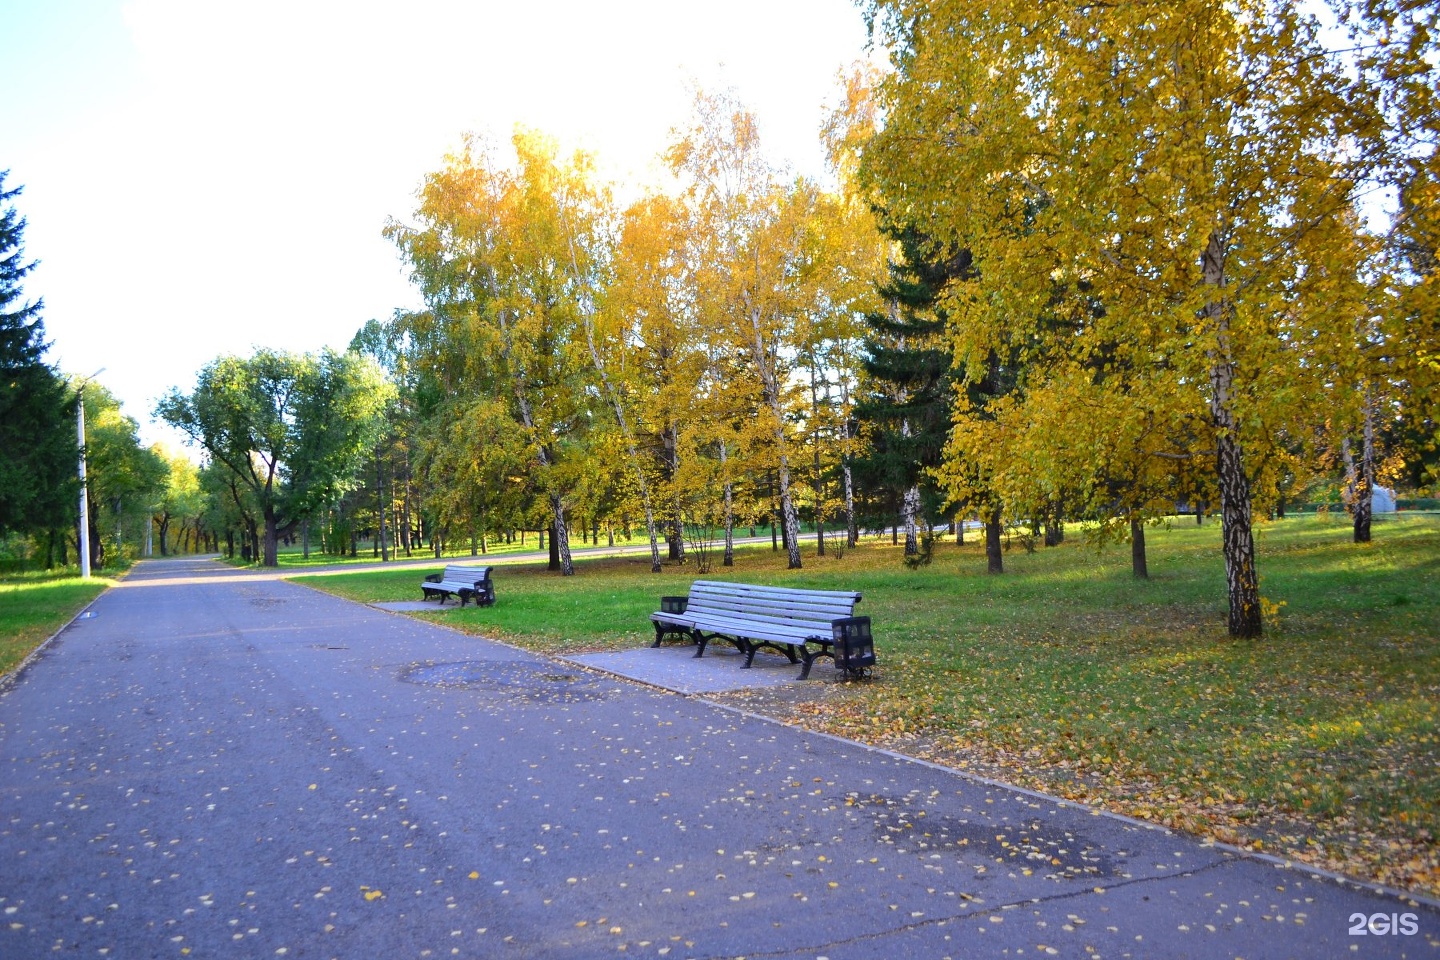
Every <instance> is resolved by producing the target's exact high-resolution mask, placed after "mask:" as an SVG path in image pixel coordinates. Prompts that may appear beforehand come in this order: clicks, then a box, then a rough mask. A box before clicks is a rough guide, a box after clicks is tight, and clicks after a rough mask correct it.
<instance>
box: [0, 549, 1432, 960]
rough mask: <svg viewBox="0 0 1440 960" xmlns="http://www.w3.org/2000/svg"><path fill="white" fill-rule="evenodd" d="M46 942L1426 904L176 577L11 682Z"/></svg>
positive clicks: (157, 951)
mask: <svg viewBox="0 0 1440 960" xmlns="http://www.w3.org/2000/svg"><path fill="white" fill-rule="evenodd" d="M501 602H502V603H503V602H504V599H503V597H502V599H501ZM670 652H673V653H674V654H675V655H676V656H677V657H684V656H686V653H685V651H682V650H672V651H670ZM1375 914H1383V915H1385V916H1386V917H1387V918H1388V917H1390V915H1392V914H1393V915H1395V916H1396V918H1397V926H1402V927H1404V928H1405V929H1408V927H1409V926H1410V925H1413V926H1414V927H1415V932H1414V933H1404V932H1400V933H1387V934H1384V935H1376V934H1367V935H1365V936H1357V935H1354V934H1352V933H1350V932H1349V931H1350V929H1351V927H1352V926H1354V925H1355V921H1354V920H1353V916H1354V915H1364V916H1365V917H1366V918H1369V917H1371V916H1372V915H1375ZM1407 914H1408V915H1412V916H1413V917H1414V919H1413V922H1412V921H1407V920H1405V916H1406V915H1407ZM1380 926H1384V924H1382V925H1380ZM56 955H59V956H82V957H109V958H171V957H176V958H178V957H195V958H271V957H285V958H300V957H305V958H310V957H338V958H342V960H368V958H377V957H386V958H400V957H452V956H453V957H517V958H532V957H534V958H542V957H543V958H551V957H553V958H566V960H574V958H589V957H617V956H620V957H661V956H663V957H669V958H681V957H707V958H711V957H739V956H744V957H751V958H802V957H803V958H816V957H829V958H831V960H842V958H897V957H914V958H922V960H930V958H936V960H938V958H942V957H955V958H961V957H1002V956H1008V957H1044V956H1061V957H1094V956H1099V957H1162V958H1181V957H1197V958H1209V957H1217V958H1218V957H1245V958H1264V957H1297V958H1316V957H1440V911H1437V910H1435V909H1433V908H1432V907H1430V906H1428V905H1424V904H1419V905H1416V904H1410V903H1407V902H1405V901H1402V900H1399V899H1396V898H1394V897H1389V896H1386V895H1383V894H1380V893H1376V892H1371V891H1366V890H1361V889H1357V888H1354V887H1349V886H1345V885H1342V884H1340V883H1337V882H1334V881H1331V880H1327V879H1322V878H1317V877H1312V876H1311V875H1310V874H1308V873H1306V872H1304V871H1299V870H1288V869H1282V868H1280V867H1277V866H1274V865H1272V864H1268V863H1264V862H1259V861H1256V860H1251V859H1246V858H1241V857H1236V856H1233V855H1231V854H1228V853H1226V852H1224V851H1221V850H1217V849H1215V848H1213V847H1205V846H1202V845H1200V844H1198V843H1196V842H1194V841H1192V840H1189V839H1186V838H1182V837H1177V836H1175V835H1172V834H1169V833H1167V832H1165V831H1162V830H1156V829H1149V828H1145V827H1142V826H1139V825H1136V824H1132V823H1129V822H1126V821H1122V820H1117V819H1114V818H1110V817H1104V816H1097V815H1094V814H1091V813H1089V812H1087V811H1084V810H1080V809H1077V808H1074V807H1071V806H1068V805H1064V804H1060V803H1057V802H1055V801H1050V800H1046V799H1044V798H1041V797H1037V796H1035V795H1033V794H1027V793H1024V792H1017V791H1010V790H1006V789H1003V788H1000V787H996V786H993V785H989V784H985V783H980V782H977V781H974V780H971V779H967V778H965V777H963V776H960V775H958V774H954V773H952V772H949V771H946V770H943V769H940V768H937V767H934V766H929V765H925V764H919V763H913V762H909V761H906V760H903V759H901V758H897V757H894V756H891V755H888V754H884V753H881V752H877V751H872V750H867V749H864V748H861V747H859V746H856V745H854V744H850V743H847V742H844V741H840V740H836V739H833V738H829V737H824V736H817V735H809V734H806V733H805V732H803V731H800V730H796V729H793V728H787V727H783V726H779V725H777V724H775V723H772V722H769V721H765V720H762V719H759V718H754V717H750V716H746V715H743V714H740V713H737V712H735V711H732V710H727V709H723V708H721V707H718V706H716V705H714V704H712V703H709V702H707V701H705V700H703V699H698V698H692V697H684V696H680V695H677V694H674V693H669V692H666V691H664V690H658V689H655V688H654V687H650V686H645V685H640V684H634V683H630V682H628V681H625V680H622V679H618V678H615V677H612V676H609V675H605V674H601V673H597V672H590V671H587V670H585V669H583V668H581V667H579V666H577V665H574V664H567V663H561V662H557V661H554V660H547V659H545V658H541V657H536V656H532V655H529V654H526V653H523V652H520V651H517V650H515V649H513V648H510V647H506V646H503V645H500V644H496V643H492V642H489V641H485V640H481V639H477V638H475V637H470V636H465V635H461V634H459V633H456V632H454V631H451V630H448V629H446V628H444V627H442V626H435V625H431V624H428V623H422V622H419V621H416V620H413V619H409V618H406V617H403V616H398V615H395V614H390V613H386V612H383V611H378V610H373V609H371V608H368V607H365V606H362V605H358V604H354V603H349V602H346V601H343V600H339V599H335V598H333V597H329V596H326V595H323V594H320V593H317V592H315V591H312V590H309V589H306V588H304V587H301V586H298V585H295V584H291V583H287V582H284V581H283V580H278V579H269V578H261V577H254V576H249V575H245V574H241V573H237V572H235V571H233V570H231V569H230V568H227V567H224V566H222V565H220V564H217V563H214V562H211V561H205V560H186V559H182V560H165V561H149V562H145V563H141V564H139V565H137V566H136V567H135V569H134V570H133V571H132V573H131V574H130V576H128V577H127V578H126V579H125V580H124V581H123V582H122V583H121V584H120V585H119V586H117V587H116V588H114V589H112V590H110V591H109V592H107V593H106V594H105V595H103V596H102V597H101V598H99V599H98V600H97V601H96V602H95V603H94V604H93V605H92V606H91V608H90V609H89V611H87V615H85V616H83V617H82V618H80V619H78V620H76V621H75V622H74V623H73V624H72V625H71V626H69V627H68V628H67V629H66V630H65V631H64V632H63V633H62V634H61V635H60V637H59V638H58V639H57V640H56V641H55V642H54V643H52V644H51V645H50V646H49V647H48V648H46V649H45V651H44V653H43V654H42V655H41V656H40V657H39V658H37V659H36V660H35V661H34V662H32V663H31V664H30V665H29V666H28V667H27V668H26V669H25V670H24V671H23V673H22V674H21V675H20V676H19V677H18V678H16V679H15V680H14V682H12V683H9V684H7V685H6V686H5V689H4V690H3V692H0V957H4V958H6V960H21V958H39V957H51V956H56Z"/></svg>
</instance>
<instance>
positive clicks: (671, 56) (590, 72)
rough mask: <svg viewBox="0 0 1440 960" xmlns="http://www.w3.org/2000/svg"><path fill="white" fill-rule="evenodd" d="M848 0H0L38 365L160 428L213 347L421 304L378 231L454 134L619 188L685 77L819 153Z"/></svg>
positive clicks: (769, 131) (10, 143) (673, 119)
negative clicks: (542, 143) (40, 305)
mask: <svg viewBox="0 0 1440 960" xmlns="http://www.w3.org/2000/svg"><path fill="white" fill-rule="evenodd" d="M864 43H865V30H864V23H863V19H862V17H861V13H860V10H859V8H858V7H857V6H856V5H855V3H854V2H853V0H727V2H726V3H723V4H710V3H707V4H696V3H677V2H675V0H592V2H583V0H524V2H516V0H511V2H493V0H471V2H464V0H396V2H390V3H386V2H365V0H244V2H229V0H225V2H205V0H130V2H122V0H0V88H3V90H4V102H5V106H4V115H3V119H0V170H3V169H7V168H8V169H9V171H10V175H9V177H8V178H7V180H6V186H7V188H13V187H15V186H20V185H23V186H24V188H25V192H24V194H23V195H22V196H20V197H19V198H18V200H17V201H16V203H17V206H18V207H19V209H20V212H21V213H22V214H23V215H24V216H25V217H26V218H27V219H28V221H29V225H28V227H27V229H26V234H25V241H26V254H27V256H28V257H29V258H31V259H38V260H40V261H41V265H40V266H39V267H38V268H37V269H36V271H35V272H34V273H33V274H32V275H31V277H30V278H29V279H28V280H27V282H26V287H25V292H26V295H27V296H28V297H29V298H31V299H35V298H39V297H43V298H44V300H45V312H44V322H45V326H46V332H47V335H48V337H49V339H50V341H51V342H52V348H51V352H50V360H51V361H52V362H55V363H58V365H59V366H60V367H61V369H62V370H63V371H64V372H66V373H73V374H79V375H82V376H83V375H88V374H90V373H92V372H94V371H95V370H97V369H99V368H101V367H104V368H105V372H104V373H103V374H101V375H100V377H99V380H100V382H101V383H103V384H105V386H106V387H108V388H109V389H110V390H111V391H112V392H114V393H115V394H116V395H117V396H118V397H119V398H120V399H121V400H122V402H123V403H124V407H125V411H126V412H127V413H129V414H130V415H131V416H133V417H135V418H136V419H137V420H139V421H140V422H141V425H142V436H143V437H144V439H145V440H146V442H150V441H152V440H156V439H163V440H165V441H167V442H173V441H174V438H173V435H171V434H169V433H168V432H167V431H164V430H162V429H159V428H157V427H155V426H153V425H152V424H150V410H151V408H152V407H153V405H154V401H155V399H156V398H158V397H159V396H160V395H162V394H163V393H165V392H166V391H167V390H168V389H169V388H170V387H172V386H178V387H180V388H181V389H184V390H189V389H191V388H192V387H193V385H194V382H195V374H196V372H197V371H198V370H199V369H200V368H201V367H202V366H204V364H205V363H207V362H208V361H209V360H211V359H212V358H214V357H216V356H219V355H221V354H224V353H238V354H247V353H249V352H250V350H251V349H252V348H253V347H255V346H261V345H263V346H272V347H278V348H285V349H291V350H299V351H307V350H315V349H318V348H319V347H322V346H327V345H328V346H333V347H343V346H345V344H346V343H348V342H349V339H350V337H351V336H352V335H353V334H354V332H355V331H356V330H357V329H359V327H360V326H361V325H363V324H364V323H365V321H366V320H369V319H371V318H372V317H373V318H387V317H389V316H390V314H391V312H392V311H393V310H394V309H395V308H397V307H413V306H417V305H418V301H417V299H416V296H415V294H414V293H413V292H412V290H411V288H410V285H409V283H408V281H407V279H406V275H405V271H404V268H403V265H402V264H401V263H400V261H399V260H398V259H397V256H396V252H395V249H394V247H393V246H392V245H391V244H389V243H388V242H387V241H386V240H384V238H383V237H381V235H380V232H381V229H382V227H383V226H384V224H385V221H386V219H387V218H389V217H396V218H400V219H405V218H407V217H408V216H409V214H410V213H411V211H412V210H413V208H414V192H415V189H416V187H417V186H418V184H419V182H420V179H421V178H422V177H423V176H424V174H425V173H426V172H427V171H430V170H434V169H436V168H438V167H439V166H440V164H441V162H442V160H443V157H444V155H445V153H446V151H447V150H450V149H452V148H454V147H456V146H457V145H458V144H459V142H460V139H461V136H462V135H463V134H464V133H465V132H467V131H475V132H480V133H488V134H490V135H492V136H494V137H496V138H499V139H501V140H505V139H508V137H509V135H510V132H511V130H512V128H513V127H514V125H515V124H516V123H524V124H526V125H528V126H532V127H535V128H538V129H540V130H542V131H545V132H546V133H549V134H551V135H553V136H555V137H556V138H558V139H559V140H560V142H561V144H562V146H563V147H565V148H567V149H568V148H573V147H583V148H586V149H589V150H592V151H593V152H595V153H596V154H598V156H599V159H600V161H601V163H602V164H603V165H604V167H605V168H606V169H607V171H608V172H609V174H610V175H611V176H612V177H614V178H616V179H619V180H624V181H628V182H630V183H632V184H634V183H639V182H643V181H645V180H646V179H653V178H654V177H655V176H656V169H657V168H656V166H655V164H654V158H655V157H656V156H657V155H658V154H659V153H660V151H661V150H662V149H663V148H664V146H665V144H666V140H667V136H668V132H669V130H670V129H671V128H672V127H674V126H677V125H680V124H683V123H684V122H685V121H686V119H687V117H688V115H689V107H690V101H691V96H692V91H693V89H694V88H695V86H696V85H698V86H700V87H702V88H705V89H721V88H727V87H728V88H733V89H734V90H735V91H736V92H737V93H738V95H739V96H740V98H741V99H742V100H743V101H744V102H746V103H747V104H749V105H750V106H751V108H752V109H754V110H755V111H756V112H757V113H758V114H759V116H760V119H761V123H762V129H761V135H762V141H763V142H764V143H765V144H766V145H767V152H769V153H770V154H771V155H772V156H773V157H775V158H776V159H777V160H779V161H782V162H788V163H789V164H790V165H792V166H793V167H794V168H795V169H796V170H798V171H800V172H805V173H812V174H816V175H818V174H819V173H820V172H821V169H822V160H821V152H820V149H819V146H818V139H817V138H818V128H819V123H820V119H821V109H822V105H823V104H825V103H827V102H829V101H830V100H831V99H832V98H833V97H834V96H835V95H836V89H837V87H836V79H835V78H836V76H837V74H838V73H839V72H840V70H841V69H842V68H844V67H846V66H847V65H848V64H850V63H852V62H854V61H855V60H857V59H860V58H861V57H863V56H864V55H865V50H864Z"/></svg>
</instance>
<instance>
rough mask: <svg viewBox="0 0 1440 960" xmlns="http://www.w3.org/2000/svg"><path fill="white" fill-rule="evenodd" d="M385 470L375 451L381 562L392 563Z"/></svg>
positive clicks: (376, 498)
mask: <svg viewBox="0 0 1440 960" xmlns="http://www.w3.org/2000/svg"><path fill="white" fill-rule="evenodd" d="M386 492H387V491H386V489H385V469H384V467H383V466H381V463H380V451H379V449H378V448H377V449H376V451H375V500H376V503H377V505H378V506H379V508H380V536H379V540H380V560H381V562H382V563H389V562H390V535H389V533H388V532H387V531H386V529H385V500H386V496H385V494H386Z"/></svg>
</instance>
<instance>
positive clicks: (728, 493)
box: [720, 443, 735, 567]
mask: <svg viewBox="0 0 1440 960" xmlns="http://www.w3.org/2000/svg"><path fill="white" fill-rule="evenodd" d="M729 446H730V445H729V444H728V443H721V444H720V472H721V475H723V476H724V477H725V556H724V558H723V559H721V561H720V565H721V566H723V567H733V566H735V487H734V485H733V484H732V483H731V482H730V473H729V461H730V457H729V454H728V452H727V448H728V447H729Z"/></svg>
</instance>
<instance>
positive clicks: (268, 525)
mask: <svg viewBox="0 0 1440 960" xmlns="http://www.w3.org/2000/svg"><path fill="white" fill-rule="evenodd" d="M262 516H263V517H264V518H265V543H264V547H263V549H264V560H263V561H262V563H263V565H264V566H267V567H278V566H280V518H279V517H277V516H276V515H275V507H274V506H273V505H270V504H267V505H266V507H265V509H264V511H263V512H262Z"/></svg>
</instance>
